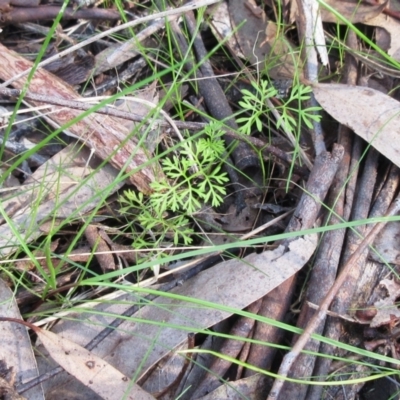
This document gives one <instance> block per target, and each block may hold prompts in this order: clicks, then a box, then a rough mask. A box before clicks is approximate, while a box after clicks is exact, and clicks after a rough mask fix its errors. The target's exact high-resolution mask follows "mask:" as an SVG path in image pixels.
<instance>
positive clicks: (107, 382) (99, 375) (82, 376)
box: [36, 329, 154, 400]
mask: <svg viewBox="0 0 400 400" xmlns="http://www.w3.org/2000/svg"><path fill="white" fill-rule="evenodd" d="M36 334H37V335H38V337H39V339H40V340H41V342H42V343H43V346H44V347H45V348H46V349H47V351H48V352H49V354H50V356H51V358H53V360H55V361H56V362H57V363H58V364H59V365H60V366H61V367H63V368H64V370H65V371H67V372H68V373H69V374H70V375H72V376H74V377H75V378H76V379H78V380H79V381H80V382H82V383H83V384H84V385H86V386H87V387H90V389H91V390H93V391H94V392H96V393H97V394H98V395H100V396H101V397H102V398H103V399H105V400H115V399H130V400H154V397H153V396H152V395H151V394H149V393H147V392H145V391H144V390H143V389H142V388H140V386H138V385H136V384H134V383H132V382H131V380H130V379H129V377H127V376H125V375H124V374H122V373H121V372H120V371H118V370H117V369H116V368H114V367H113V366H111V365H110V364H108V363H107V362H105V361H104V360H102V359H101V358H99V357H97V356H95V355H94V354H93V353H91V352H90V351H88V350H86V349H85V348H83V347H81V346H79V345H77V344H76V343H73V342H71V341H70V340H68V339H65V338H62V337H61V336H58V335H56V334H55V333H53V332H50V331H46V330H43V329H37V331H36Z"/></svg>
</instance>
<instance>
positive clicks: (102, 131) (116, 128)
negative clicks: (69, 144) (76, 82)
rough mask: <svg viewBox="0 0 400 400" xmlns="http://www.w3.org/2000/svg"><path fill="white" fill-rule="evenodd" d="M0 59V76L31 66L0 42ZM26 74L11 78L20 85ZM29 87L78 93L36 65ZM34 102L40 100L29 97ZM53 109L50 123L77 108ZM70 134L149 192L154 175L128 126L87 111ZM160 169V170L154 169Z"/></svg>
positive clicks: (65, 95) (70, 95) (61, 121)
mask: <svg viewBox="0 0 400 400" xmlns="http://www.w3.org/2000/svg"><path fill="white" fill-rule="evenodd" d="M0 53H1V54H2V63H1V65H0V78H1V79H3V80H7V79H10V78H11V77H12V76H14V75H16V74H18V73H20V72H23V71H25V70H27V69H29V68H31V67H32V63H31V62H29V61H28V60H26V59H25V58H23V57H21V56H20V55H18V54H17V53H14V52H12V51H10V50H9V49H7V48H6V47H5V46H3V45H1V44H0ZM25 84H26V78H25V77H24V78H20V79H19V80H18V81H16V82H14V86H15V87H17V88H18V89H23V87H24V85H25ZM29 88H30V90H32V91H34V92H36V93H37V94H40V95H43V96H51V97H54V96H57V97H60V98H62V99H65V100H76V99H77V98H79V95H78V94H77V93H76V92H75V91H74V90H73V88H72V87H70V86H69V85H68V84H66V83H64V82H63V81H61V80H60V79H59V78H57V77H56V76H54V75H53V74H51V73H50V72H47V71H46V70H43V69H37V70H36V72H35V74H34V76H33V78H32V79H31V80H30V83H29ZM31 103H32V104H34V105H36V106H37V105H42V104H43V103H42V102H39V101H31ZM53 109H54V112H53V113H51V115H49V116H48V117H47V119H48V120H50V122H51V123H53V125H54V126H63V125H65V124H67V123H69V122H70V121H71V120H73V119H74V118H76V117H78V116H79V115H80V112H79V111H78V110H73V109H70V108H63V107H57V106H55V107H54V108H53ZM68 133H69V134H70V135H71V136H74V137H77V138H78V139H79V140H81V141H82V142H84V143H85V144H87V145H88V146H89V147H91V148H92V149H93V150H94V152H95V154H96V155H98V156H99V157H100V158H101V159H103V160H107V161H109V162H110V163H111V164H112V165H113V166H114V167H115V168H117V169H122V170H124V171H126V172H127V173H131V175H130V178H129V180H130V182H131V183H133V184H134V185H136V186H137V188H138V189H139V190H141V191H142V192H145V193H149V192H150V191H151V190H150V183H151V182H152V181H153V180H154V178H155V171H154V169H153V168H152V167H151V166H148V165H147V166H143V165H144V164H145V163H146V162H148V157H147V155H146V154H145V152H144V150H143V149H141V148H140V147H138V146H137V144H136V143H135V142H134V141H133V139H132V138H131V137H130V132H129V130H128V129H127V128H126V127H125V126H124V125H123V121H122V120H120V119H119V118H116V117H111V116H105V115H100V114H95V113H93V114H91V115H88V116H86V117H85V118H83V119H81V120H80V121H78V122H76V123H75V124H73V125H72V126H70V127H69V128H68ZM158 173H160V172H158Z"/></svg>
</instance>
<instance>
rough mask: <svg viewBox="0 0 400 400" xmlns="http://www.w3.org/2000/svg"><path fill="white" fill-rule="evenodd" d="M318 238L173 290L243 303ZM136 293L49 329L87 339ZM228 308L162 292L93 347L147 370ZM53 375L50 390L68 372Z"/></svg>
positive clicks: (297, 262) (293, 266)
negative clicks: (202, 303)
mask: <svg viewBox="0 0 400 400" xmlns="http://www.w3.org/2000/svg"><path fill="white" fill-rule="evenodd" d="M316 244H317V237H316V235H311V236H305V237H304V238H298V239H296V240H294V241H293V242H292V243H291V244H290V245H289V249H287V251H286V250H285V248H284V247H283V246H279V247H278V248H276V249H274V250H271V251H265V252H263V253H261V254H256V253H254V254H251V255H249V256H247V257H245V258H244V259H231V260H228V261H225V262H222V263H220V264H218V265H216V266H214V267H213V268H210V269H208V270H206V271H203V272H202V273H200V274H199V275H197V276H196V277H194V278H192V279H190V280H188V281H186V282H184V283H183V285H182V286H180V287H177V288H175V289H174V290H172V293H173V294H176V295H179V296H186V297H189V298H195V299H198V300H203V301H208V302H213V303H216V304H220V305H223V306H228V307H233V308H236V309H243V308H245V307H247V306H248V305H249V304H251V303H253V302H254V301H256V300H257V299H259V298H261V297H263V296H265V295H266V294H267V293H269V292H270V291H271V290H273V289H274V288H275V287H277V286H278V285H280V284H281V283H282V282H284V281H285V280H286V279H288V278H290V277H291V276H292V275H293V274H295V273H296V272H297V271H299V269H300V268H302V267H303V266H304V264H305V263H306V262H307V261H308V260H309V258H310V257H311V255H312V254H313V252H314V250H315V247H316ZM140 299H141V296H139V295H135V294H127V295H125V296H123V297H122V298H120V299H118V300H115V301H113V302H112V304H109V303H107V302H103V303H102V304H101V305H96V306H95V310H96V311H95V312H94V313H91V311H90V309H87V312H85V313H80V314H71V315H69V316H68V319H69V320H67V319H65V320H62V321H60V323H59V324H57V325H56V326H55V327H54V329H53V331H55V332H59V333H60V334H62V335H63V337H65V338H68V339H69V340H72V341H73V342H75V343H78V344H80V345H85V344H86V343H88V342H89V341H90V340H91V339H92V338H93V337H94V336H95V335H96V334H97V333H98V332H99V331H100V330H101V327H102V326H103V327H104V326H107V325H108V324H109V323H110V322H111V321H112V319H113V318H112V317H111V315H113V314H117V315H119V314H121V313H122V312H124V311H125V309H126V308H127V307H128V305H131V304H134V303H138V302H140ZM118 303H120V304H118ZM127 304H128V305H127ZM100 310H101V311H100ZM231 314H232V313H231V312H228V311H222V310H220V309H218V308H211V307H205V306H202V305H198V304H193V303H190V302H187V301H183V300H180V299H176V298H174V299H173V298H167V297H163V296H160V297H158V298H157V299H155V300H154V301H153V302H151V303H150V304H149V305H146V306H145V307H143V308H141V309H140V311H139V312H138V313H137V314H135V322H124V323H123V324H122V325H121V326H120V328H118V329H117V330H116V331H114V332H113V333H112V334H111V335H110V336H108V337H107V339H106V340H105V341H104V342H102V343H101V345H99V346H97V348H96V349H95V350H94V352H95V353H96V354H97V355H98V356H99V357H101V358H104V359H105V360H106V361H107V362H109V363H110V364H111V365H114V366H115V367H117V368H118V369H119V370H120V371H121V372H122V373H124V374H125V375H126V376H131V375H132V374H133V373H134V372H135V371H136V372H137V369H138V368H139V367H141V368H142V369H141V374H145V373H146V371H148V370H149V368H151V367H152V366H154V365H155V363H157V362H158V361H159V360H160V359H161V358H163V357H164V356H165V355H166V354H168V353H169V352H170V351H172V350H174V349H175V348H176V347H177V346H179V345H180V344H181V343H183V342H184V341H185V340H186V338H187V334H188V332H197V331H199V330H203V329H206V328H208V327H210V326H213V325H215V324H216V323H218V322H220V321H222V320H224V319H226V318H227V317H229V316H230V315H231ZM180 327H182V328H180ZM42 352H43V349H39V353H41V354H42ZM38 363H39V366H40V369H41V372H45V371H47V370H48V369H49V368H50V369H51V365H49V364H48V362H47V361H43V360H41V359H40V358H39V359H38ZM55 379H56V380H54V381H52V380H50V381H48V382H46V383H45V385H46V386H47V387H48V388H49V390H54V389H53V388H55V387H60V386H62V385H64V384H65V382H67V381H68V379H69V378H68V376H65V375H64V376H63V375H61V376H58V377H56V378H55ZM71 384H72V383H69V384H68V387H69V388H72V386H71ZM75 385H76V386H75V389H74V392H81V391H82V390H83V388H82V386H81V385H79V384H78V383H75ZM46 393H47V390H46Z"/></svg>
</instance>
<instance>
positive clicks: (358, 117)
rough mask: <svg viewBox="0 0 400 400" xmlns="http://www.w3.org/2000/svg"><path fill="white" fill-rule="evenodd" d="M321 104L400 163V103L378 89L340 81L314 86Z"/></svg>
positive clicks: (341, 121)
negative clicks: (339, 82)
mask: <svg viewBox="0 0 400 400" xmlns="http://www.w3.org/2000/svg"><path fill="white" fill-rule="evenodd" d="M313 92H314V95H315V97H316V99H317V101H318V102H319V104H320V105H321V106H322V107H323V108H324V109H325V111H327V112H328V113H329V114H330V115H331V116H332V117H333V118H335V119H336V120H337V121H338V122H340V123H341V124H343V125H346V126H348V127H349V128H351V129H353V130H354V132H355V133H356V134H357V135H359V136H361V137H362V138H363V139H364V140H366V141H367V142H368V143H370V144H371V146H373V147H375V148H376V149H377V150H378V151H379V152H380V153H381V154H383V155H384V156H385V157H387V158H388V159H389V160H390V161H392V162H393V163H394V164H396V165H397V166H400V103H399V102H398V101H397V100H394V99H393V98H391V97H389V96H388V95H386V94H383V93H381V92H379V91H377V90H374V89H370V88H366V87H362V86H350V85H342V84H336V83H328V84H315V85H313Z"/></svg>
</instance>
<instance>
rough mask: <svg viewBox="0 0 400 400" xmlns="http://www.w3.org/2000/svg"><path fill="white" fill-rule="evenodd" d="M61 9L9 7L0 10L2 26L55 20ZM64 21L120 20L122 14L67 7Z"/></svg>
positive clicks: (99, 9)
mask: <svg viewBox="0 0 400 400" xmlns="http://www.w3.org/2000/svg"><path fill="white" fill-rule="evenodd" d="M60 9H61V7H57V6H48V5H46V6H39V7H9V8H8V9H7V10H1V9H0V22H1V25H8V24H14V23H21V22H32V21H46V20H53V19H55V18H56V17H57V15H58V14H59V13H60ZM62 19H66V20H70V19H93V20H112V21H115V20H118V19H121V14H120V13H119V12H118V11H115V10H105V9H102V8H80V9H77V10H74V9H73V8H72V7H67V8H66V9H65V10H64V13H63V16H62Z"/></svg>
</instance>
